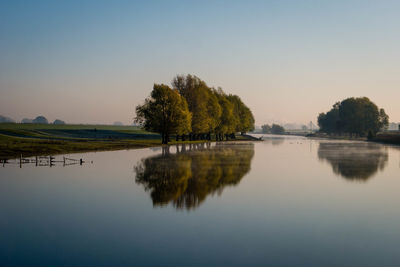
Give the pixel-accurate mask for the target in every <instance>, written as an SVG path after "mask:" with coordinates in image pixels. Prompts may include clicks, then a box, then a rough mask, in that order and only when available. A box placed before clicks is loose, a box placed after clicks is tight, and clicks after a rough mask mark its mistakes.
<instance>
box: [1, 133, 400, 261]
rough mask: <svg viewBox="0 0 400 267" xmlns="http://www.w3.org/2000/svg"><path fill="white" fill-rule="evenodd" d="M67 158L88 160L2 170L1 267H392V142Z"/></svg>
mask: <svg viewBox="0 0 400 267" xmlns="http://www.w3.org/2000/svg"><path fill="white" fill-rule="evenodd" d="M177 150H178V151H177ZM70 157H74V158H84V159H85V160H86V161H87V162H88V163H85V164H83V165H82V166H80V165H79V164H77V165H71V166H65V167H63V166H62V164H56V166H53V167H51V168H50V167H35V164H24V165H23V166H22V168H19V165H14V164H8V165H5V167H4V168H3V167H1V168H0V265H1V266H16V265H27V266H38V265H40V266H121V265H123V266H221V265H225V266H399V265H400V251H399V244H400V204H399V203H400V149H399V148H397V147H389V146H383V145H380V144H372V143H363V142H346V141H328V140H308V139H303V138H298V137H287V138H277V137H275V138H272V137H269V138H268V139H267V140H266V141H264V142H257V143H244V142H241V143H236V144H233V143H229V144H225V143H223V144H217V145H216V144H214V143H213V144H203V145H198V146H192V147H189V146H186V147H182V146H179V147H178V148H177V147H175V146H172V147H170V148H169V149H161V148H156V149H142V150H131V151H117V152H100V153H86V154H80V155H78V154H77V155H70ZM90 161H93V163H90Z"/></svg>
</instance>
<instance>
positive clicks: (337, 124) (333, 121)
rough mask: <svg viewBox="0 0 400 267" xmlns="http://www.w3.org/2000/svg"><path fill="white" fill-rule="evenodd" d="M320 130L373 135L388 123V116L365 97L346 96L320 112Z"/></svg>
mask: <svg viewBox="0 0 400 267" xmlns="http://www.w3.org/2000/svg"><path fill="white" fill-rule="evenodd" d="M318 125H319V127H320V131H321V132H325V133H329V134H351V135H358V136H368V137H373V136H375V135H376V133H377V132H379V131H381V130H383V129H386V128H387V127H388V125H389V116H388V115H387V114H386V113H385V110H384V109H382V108H381V109H379V108H378V106H377V105H376V104H374V103H373V102H372V101H371V100H369V98H367V97H359V98H354V97H351V98H347V99H345V100H343V101H341V102H337V103H335V104H334V105H333V107H332V109H331V110H329V111H328V112H327V113H320V114H319V116H318Z"/></svg>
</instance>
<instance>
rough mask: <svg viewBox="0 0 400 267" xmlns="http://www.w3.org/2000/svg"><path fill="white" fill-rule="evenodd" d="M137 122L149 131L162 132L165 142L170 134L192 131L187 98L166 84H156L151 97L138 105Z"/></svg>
mask: <svg viewBox="0 0 400 267" xmlns="http://www.w3.org/2000/svg"><path fill="white" fill-rule="evenodd" d="M135 122H137V123H139V124H140V125H141V126H142V127H144V129H146V130H148V131H153V132H157V133H160V134H161V136H162V143H163V144H167V143H168V141H169V137H170V134H187V133H189V132H190V131H191V114H190V112H189V109H188V105H187V102H186V100H185V99H184V98H183V97H182V96H180V95H179V93H178V91H177V90H172V89H171V88H169V87H168V86H167V85H164V84H154V87H153V91H152V92H151V95H150V97H149V98H147V99H146V100H145V103H144V104H143V105H139V106H137V107H136V118H135Z"/></svg>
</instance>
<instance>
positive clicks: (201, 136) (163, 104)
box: [135, 75, 254, 144]
mask: <svg viewBox="0 0 400 267" xmlns="http://www.w3.org/2000/svg"><path fill="white" fill-rule="evenodd" d="M171 85H172V87H169V86H168V85H165V84H154V86H153V90H152V91H151V93H150V97H148V98H146V99H145V101H144V103H143V104H142V105H138V106H137V107H136V117H135V122H136V123H138V124H139V125H140V126H142V127H143V128H144V129H145V130H147V131H151V132H157V133H160V134H161V137H162V143H163V144H167V143H168V142H169V141H170V137H171V135H175V137H176V140H177V141H178V140H179V139H182V141H185V140H186V138H188V139H189V140H191V141H192V140H211V138H212V137H211V135H215V139H216V140H217V141H222V140H223V139H224V138H226V140H228V139H229V138H235V133H237V132H241V133H245V132H248V131H251V130H253V129H254V117H253V114H252V112H251V110H250V109H249V108H248V107H247V106H246V105H245V104H244V103H243V101H242V100H241V99H240V97H239V96H237V95H232V94H226V93H225V92H224V91H223V90H222V89H221V88H217V89H215V88H212V87H209V86H208V85H207V84H206V83H205V82H204V81H203V80H201V79H200V78H198V77H196V76H194V75H186V76H185V75H177V76H176V77H175V78H174V79H173V80H172V84H171Z"/></svg>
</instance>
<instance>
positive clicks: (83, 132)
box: [0, 123, 160, 158]
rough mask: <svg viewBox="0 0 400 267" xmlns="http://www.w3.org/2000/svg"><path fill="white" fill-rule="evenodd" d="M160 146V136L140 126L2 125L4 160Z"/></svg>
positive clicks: (1, 153) (0, 153)
mask: <svg viewBox="0 0 400 267" xmlns="http://www.w3.org/2000/svg"><path fill="white" fill-rule="evenodd" d="M157 145H160V136H159V135H158V134H155V133H150V132H146V131H143V130H142V129H140V128H139V127H136V126H112V125H86V124H85V125H84V124H77V125H69V124H66V125H54V124H19V123H1V124H0V158H14V157H19V156H20V155H21V154H22V155H23V156H32V155H48V154H60V153H73V152H85V151H96V150H117V149H129V148H140V147H149V146H157Z"/></svg>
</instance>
